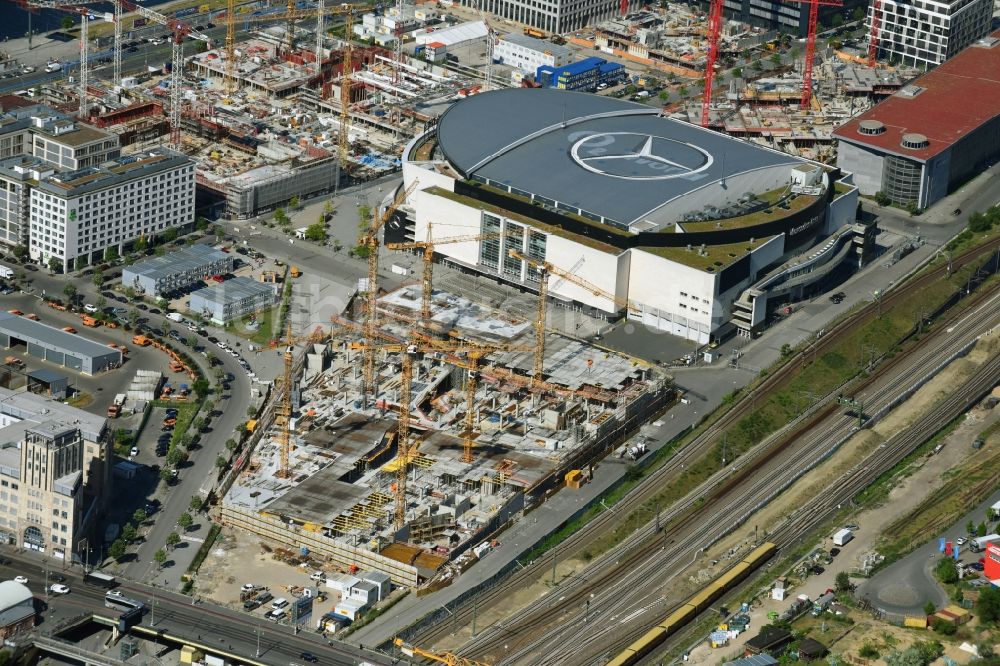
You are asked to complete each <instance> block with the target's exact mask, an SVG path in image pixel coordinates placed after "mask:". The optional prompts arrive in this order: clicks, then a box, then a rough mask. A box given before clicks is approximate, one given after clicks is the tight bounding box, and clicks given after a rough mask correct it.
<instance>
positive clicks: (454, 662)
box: [393, 638, 490, 666]
mask: <svg viewBox="0 0 1000 666" xmlns="http://www.w3.org/2000/svg"><path fill="white" fill-rule="evenodd" d="M393 644H395V645H396V647H398V648H399V651H400V652H402V653H403V654H405V655H406V656H407V657H424V658H425V659H430V660H431V661H436V662H437V663H439V664H445V666H490V665H489V664H487V663H485V662H482V661H473V660H472V659H466V658H465V657H460V656H458V655H457V654H452V653H451V652H445V653H444V654H437V653H434V652H429V651H427V650H422V649H420V648H418V647H416V646H413V645H410V644H409V643H406V642H405V641H404V640H403V639H402V638H396V639H394V640H393Z"/></svg>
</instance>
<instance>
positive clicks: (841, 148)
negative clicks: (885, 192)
mask: <svg viewBox="0 0 1000 666" xmlns="http://www.w3.org/2000/svg"><path fill="white" fill-rule="evenodd" d="M837 166H838V167H840V168H841V169H842V170H844V171H850V172H851V173H852V174H854V184H855V185H857V186H858V189H859V190H860V191H861V194H864V195H867V196H871V195H873V194H875V193H876V192H878V191H880V190H881V189H882V170H883V168H884V160H883V159H882V155H880V154H878V153H876V152H873V151H871V150H869V149H867V148H864V147H862V146H858V145H856V144H853V143H849V142H847V141H844V140H841V141H840V143H839V144H838V146H837Z"/></svg>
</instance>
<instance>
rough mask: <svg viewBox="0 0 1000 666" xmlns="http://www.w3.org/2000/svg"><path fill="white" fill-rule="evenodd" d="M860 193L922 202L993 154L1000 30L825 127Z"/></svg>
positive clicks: (999, 155)
mask: <svg viewBox="0 0 1000 666" xmlns="http://www.w3.org/2000/svg"><path fill="white" fill-rule="evenodd" d="M833 135H834V137H835V138H836V139H837V140H838V141H839V145H838V147H837V166H839V167H840V168H841V169H844V170H846V171H851V172H852V173H853V174H854V181H855V183H856V184H857V186H858V188H860V190H861V193H862V194H866V195H869V196H872V195H875V194H877V193H879V192H881V193H882V194H884V195H885V196H887V197H888V198H889V200H890V201H892V202H893V203H896V204H899V205H901V206H915V207H917V208H926V207H928V206H930V205H932V204H933V203H934V202H936V201H938V200H939V199H941V198H942V197H944V196H945V195H947V194H948V193H949V192H952V191H953V190H954V189H955V188H956V187H958V186H959V185H961V184H962V183H964V182H966V181H967V180H968V179H969V178H971V177H973V176H975V175H977V174H979V173H981V172H982V170H983V169H985V168H986V167H988V166H989V165H991V164H993V163H995V162H996V161H997V160H998V159H1000V31H997V32H995V33H993V35H990V36H988V37H984V38H982V39H979V40H977V41H976V42H975V43H974V44H972V46H969V47H968V48H967V49H965V50H964V51H962V52H961V53H960V54H958V55H957V56H955V57H954V58H952V59H950V60H948V61H946V62H945V63H944V64H942V65H939V66H938V67H936V68H935V69H933V70H931V71H930V72H928V73H927V74H924V75H923V76H921V77H919V78H917V79H915V80H913V81H912V82H911V83H909V84H908V85H905V86H903V87H902V88H901V89H900V90H899V91H897V92H896V93H894V94H893V95H892V96H891V97H888V98H887V99H885V100H884V101H882V102H881V103H879V104H877V105H876V106H874V107H873V108H871V109H870V110H868V111H866V112H865V113H863V114H861V115H860V116H857V117H855V118H853V119H851V120H849V121H848V122H847V123H845V124H844V125H841V126H840V127H838V128H837V129H836V130H834V133H833Z"/></svg>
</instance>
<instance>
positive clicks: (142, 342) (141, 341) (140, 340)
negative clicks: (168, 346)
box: [132, 335, 153, 347]
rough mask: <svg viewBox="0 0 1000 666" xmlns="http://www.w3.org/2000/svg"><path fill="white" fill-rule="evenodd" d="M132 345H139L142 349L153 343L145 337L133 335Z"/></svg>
mask: <svg viewBox="0 0 1000 666" xmlns="http://www.w3.org/2000/svg"><path fill="white" fill-rule="evenodd" d="M132 344H134V345H139V346H140V347H148V346H149V345H151V344H153V341H152V340H150V339H149V338H147V337H146V336H145V335H133V336H132Z"/></svg>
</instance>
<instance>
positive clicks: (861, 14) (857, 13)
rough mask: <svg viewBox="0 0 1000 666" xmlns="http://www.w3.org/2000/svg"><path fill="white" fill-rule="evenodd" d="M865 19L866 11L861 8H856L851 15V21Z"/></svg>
mask: <svg viewBox="0 0 1000 666" xmlns="http://www.w3.org/2000/svg"><path fill="white" fill-rule="evenodd" d="M864 18H865V10H863V9H861V7H855V8H854V12H852V13H851V20H852V21H861V20H863V19H864Z"/></svg>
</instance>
